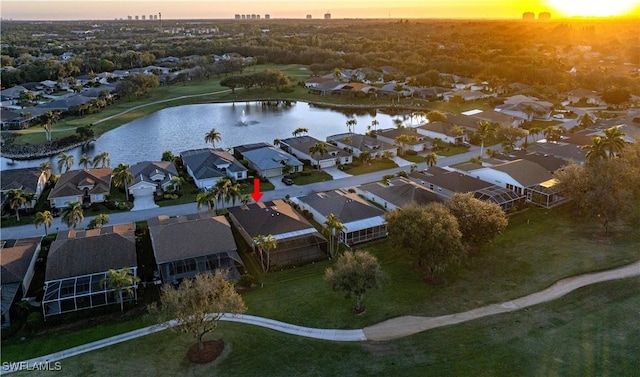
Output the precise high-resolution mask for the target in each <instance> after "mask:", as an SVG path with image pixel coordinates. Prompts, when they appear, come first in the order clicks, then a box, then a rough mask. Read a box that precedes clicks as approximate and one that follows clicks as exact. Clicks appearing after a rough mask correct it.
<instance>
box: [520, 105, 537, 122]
mask: <svg viewBox="0 0 640 377" xmlns="http://www.w3.org/2000/svg"><path fill="white" fill-rule="evenodd" d="M522 111H524V113H525V114H527V120H528V121H529V122H531V119H532V117H533V114H534V113H535V112H536V108H535V107H533V105H532V104H530V103H528V104H526V105H525V106H524V109H523V110H522Z"/></svg>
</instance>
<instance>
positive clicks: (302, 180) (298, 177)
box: [260, 166, 333, 187]
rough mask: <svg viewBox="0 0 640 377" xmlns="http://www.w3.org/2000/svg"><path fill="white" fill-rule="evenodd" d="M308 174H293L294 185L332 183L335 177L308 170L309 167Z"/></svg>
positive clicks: (306, 170)
mask: <svg viewBox="0 0 640 377" xmlns="http://www.w3.org/2000/svg"><path fill="white" fill-rule="evenodd" d="M306 173H309V174H308V175H302V174H292V175H291V177H292V179H293V183H294V184H296V185H300V186H302V185H308V184H309V183H316V182H324V181H330V180H332V179H333V177H332V176H331V174H329V173H326V172H324V171H322V170H315V169H307V167H306V166H305V174H306ZM260 187H262V186H260Z"/></svg>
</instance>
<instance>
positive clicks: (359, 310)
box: [351, 306, 367, 315]
mask: <svg viewBox="0 0 640 377" xmlns="http://www.w3.org/2000/svg"><path fill="white" fill-rule="evenodd" d="M366 312H367V309H366V308H365V307H364V306H362V307H360V309H358V308H353V309H351V313H353V314H355V315H362V314H364V313H366Z"/></svg>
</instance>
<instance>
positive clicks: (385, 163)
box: [344, 159, 398, 175]
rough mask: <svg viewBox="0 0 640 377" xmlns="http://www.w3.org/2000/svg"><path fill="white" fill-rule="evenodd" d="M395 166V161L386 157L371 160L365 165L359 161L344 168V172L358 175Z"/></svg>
mask: <svg viewBox="0 0 640 377" xmlns="http://www.w3.org/2000/svg"><path fill="white" fill-rule="evenodd" d="M397 167H398V165H397V164H396V163H395V162H393V161H391V160H388V159H382V160H373V161H371V162H369V163H368V164H366V165H363V164H362V163H361V164H360V165H358V166H354V167H352V168H349V169H345V170H344V172H345V173H347V174H351V175H360V174H367V173H373V172H376V171H380V170H387V169H393V168H397Z"/></svg>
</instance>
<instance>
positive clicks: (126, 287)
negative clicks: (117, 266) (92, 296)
mask: <svg viewBox="0 0 640 377" xmlns="http://www.w3.org/2000/svg"><path fill="white" fill-rule="evenodd" d="M138 282H140V278H139V277H137V276H135V275H133V271H132V270H131V269H130V268H125V269H122V270H113V269H111V270H109V272H108V273H107V276H105V278H104V279H102V280H101V281H100V284H101V285H102V286H103V287H105V288H107V289H113V290H114V292H115V293H116V294H117V295H118V296H117V297H118V302H119V303H120V312H124V297H123V296H124V295H123V293H124V292H126V293H127V295H128V296H132V295H133V296H134V297H135V294H136V288H138Z"/></svg>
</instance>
